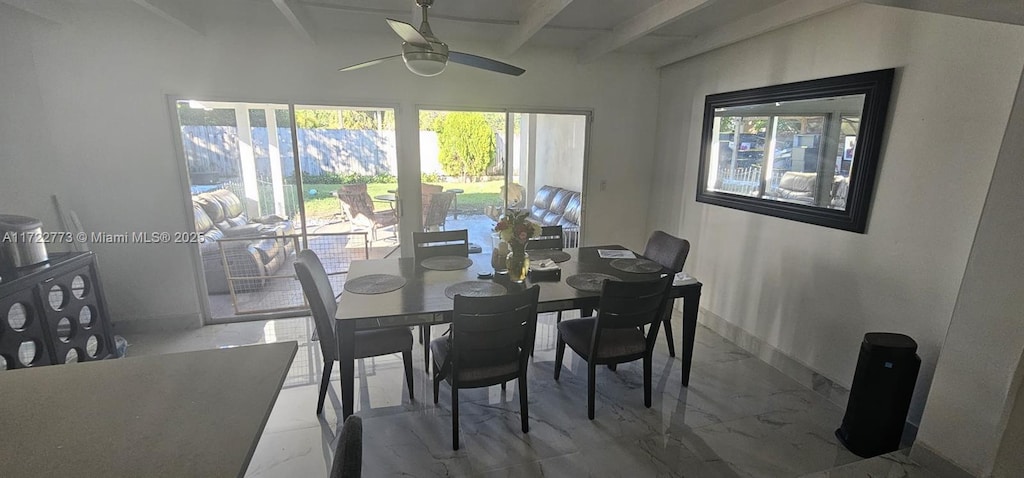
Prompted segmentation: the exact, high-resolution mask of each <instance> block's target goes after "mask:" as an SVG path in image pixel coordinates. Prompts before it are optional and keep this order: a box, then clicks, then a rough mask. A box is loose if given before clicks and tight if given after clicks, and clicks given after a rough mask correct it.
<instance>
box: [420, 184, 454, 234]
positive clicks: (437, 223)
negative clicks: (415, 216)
mask: <svg viewBox="0 0 1024 478" xmlns="http://www.w3.org/2000/svg"><path fill="white" fill-rule="evenodd" d="M454 200H455V193H453V192H450V191H449V192H443V193H433V194H431V195H430V200H429V201H427V209H426V212H425V213H424V214H423V229H428V228H431V227H442V226H444V223H445V219H447V218H448V210H449V209H451V207H452V201H454Z"/></svg>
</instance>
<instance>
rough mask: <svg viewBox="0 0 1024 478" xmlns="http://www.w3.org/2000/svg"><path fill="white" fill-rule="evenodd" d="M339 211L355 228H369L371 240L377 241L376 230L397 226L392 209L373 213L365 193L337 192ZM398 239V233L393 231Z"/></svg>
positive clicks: (395, 215)
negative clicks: (343, 213) (342, 212)
mask: <svg viewBox="0 0 1024 478" xmlns="http://www.w3.org/2000/svg"><path fill="white" fill-rule="evenodd" d="M338 200H339V201H340V202H341V209H342V211H344V212H345V215H346V216H348V218H349V219H350V220H351V221H352V225H353V226H356V227H362V228H369V229H370V237H371V240H374V241H376V240H377V230H378V229H380V228H382V227H388V226H395V227H397V225H398V214H397V213H396V212H395V210H394V209H388V210H384V211H374V209H373V200H372V199H370V194H369V193H367V192H365V191H364V192H361V193H360V192H343V191H342V190H341V189H339V190H338ZM395 237H398V231H397V230H396V231H395Z"/></svg>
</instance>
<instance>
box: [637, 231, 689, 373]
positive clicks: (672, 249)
mask: <svg viewBox="0 0 1024 478" xmlns="http://www.w3.org/2000/svg"><path fill="white" fill-rule="evenodd" d="M689 254H690V241H687V240H686V239H680V238H678V237H675V236H673V235H671V234H668V233H666V232H664V231H654V232H653V233H651V237H650V239H648V240H647V247H645V248H644V257H646V258H648V259H650V260H652V261H654V262H657V263H658V264H661V267H664V268H665V269H668V271H669V272H671V273H672V274H677V273H679V272H680V271H682V270H683V264H686V256H687V255H689ZM672 303H673V300H672V299H669V301H668V306H667V307H666V308H665V320H664V323H665V340H666V341H667V342H668V355H669V356H670V357H675V356H676V344H675V339H674V338H673V335H672Z"/></svg>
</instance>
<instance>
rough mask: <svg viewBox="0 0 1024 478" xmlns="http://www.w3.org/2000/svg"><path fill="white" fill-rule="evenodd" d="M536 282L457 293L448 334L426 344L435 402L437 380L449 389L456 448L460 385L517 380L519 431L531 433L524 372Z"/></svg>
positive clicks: (537, 293)
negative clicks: (504, 291)
mask: <svg viewBox="0 0 1024 478" xmlns="http://www.w3.org/2000/svg"><path fill="white" fill-rule="evenodd" d="M538 297H540V286H537V285H534V286H533V287H530V288H529V289H526V291H524V292H521V293H518V294H514V295H504V296H497V297H466V296H462V295H456V296H455V308H454V309H453V311H452V328H451V334H450V335H448V336H445V337H440V338H438V339H436V340H434V341H432V342H430V348H431V349H433V351H434V403H435V404H436V403H437V399H438V392H439V389H440V385H441V380H444V381H446V382H448V384H449V385H450V386H451V390H452V448H453V449H455V450H458V449H459V389H460V388H479V387H489V386H492V385H499V384H500V385H501V387H502V390H504V389H505V384H506V383H507V382H508V381H510V380H517V381H518V382H519V415H520V419H521V424H522V429H523V433H528V432H529V431H530V413H529V406H528V401H527V397H526V370H527V369H528V368H529V367H528V361H529V359H530V352H531V351H532V350H533V338H534V335H535V334H536V332H537V299H538Z"/></svg>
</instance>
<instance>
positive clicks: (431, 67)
mask: <svg viewBox="0 0 1024 478" xmlns="http://www.w3.org/2000/svg"><path fill="white" fill-rule="evenodd" d="M430 46H431V47H433V50H427V49H424V48H420V47H417V46H415V45H410V44H409V43H404V42H403V43H402V61H404V62H405V66H406V68H408V69H409V71H411V72H413V73H415V74H417V75H420V76H437V75H440V74H441V72H443V71H444V67H445V65H447V64H448V45H445V44H444V43H443V42H437V41H431V42H430Z"/></svg>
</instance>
